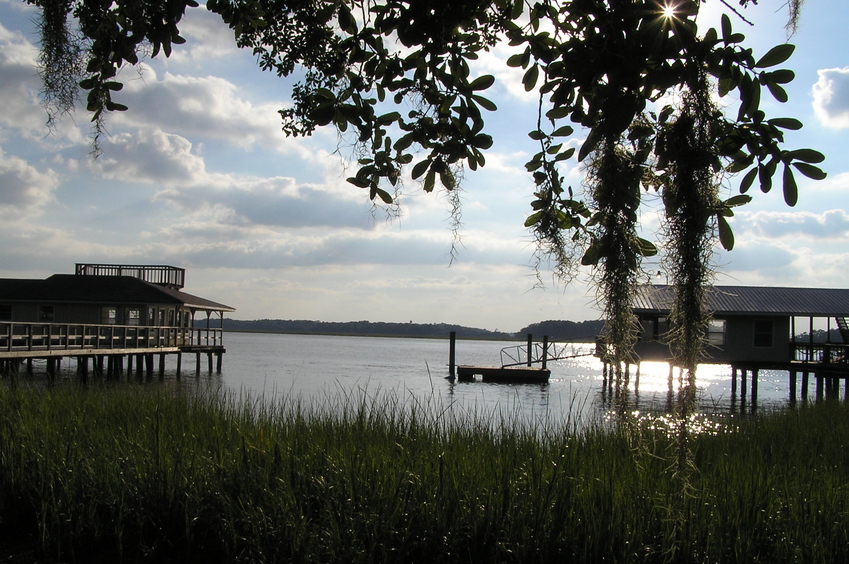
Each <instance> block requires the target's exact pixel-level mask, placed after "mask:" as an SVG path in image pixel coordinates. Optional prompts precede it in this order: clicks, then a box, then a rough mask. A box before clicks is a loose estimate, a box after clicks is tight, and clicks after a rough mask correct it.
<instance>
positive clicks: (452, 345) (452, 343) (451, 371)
mask: <svg viewBox="0 0 849 564" xmlns="http://www.w3.org/2000/svg"><path fill="white" fill-rule="evenodd" d="M456 352H457V332H456V331H451V332H450V333H449V334H448V376H449V377H451V378H452V379H453V378H456V377H457V374H456V369H455V363H456V356H455V355H456Z"/></svg>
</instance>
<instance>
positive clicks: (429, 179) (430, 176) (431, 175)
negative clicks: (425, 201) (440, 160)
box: [422, 169, 436, 193]
mask: <svg viewBox="0 0 849 564" xmlns="http://www.w3.org/2000/svg"><path fill="white" fill-rule="evenodd" d="M435 185H436V171H435V170H433V169H430V170H429V171H428V173H427V176H425V180H424V185H423V186H422V189H423V190H424V191H425V192H428V193H430V192H433V187H434V186H435Z"/></svg>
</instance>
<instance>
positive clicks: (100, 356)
mask: <svg viewBox="0 0 849 564" xmlns="http://www.w3.org/2000/svg"><path fill="white" fill-rule="evenodd" d="M223 339H224V335H223V329H220V328H212V327H209V328H196V327H195V328H190V327H159V326H131V325H89V324H65V323H63V324H53V323H12V322H0V374H2V375H4V376H12V377H15V376H17V375H19V374H20V373H21V371H22V369H23V370H25V371H26V372H27V373H32V371H33V361H35V360H43V361H45V363H46V370H47V375H48V377H49V378H53V377H55V375H56V373H57V372H58V366H59V362H60V361H61V359H63V358H69V359H74V360H75V361H76V363H77V374H78V375H79V376H80V378H81V379H83V380H84V379H86V378H87V377H88V375H89V373H92V374H94V375H102V376H106V377H113V376H118V375H120V374H122V373H124V361H125V360H126V367H127V368H126V372H127V373H128V374H130V373H132V372H133V364H134V360H135V370H136V372H137V373H138V374H139V375H142V374H147V376H148V377H150V376H152V375H153V373H154V371H158V374H159V376H160V377H162V375H163V374H164V371H165V357H166V356H169V355H176V361H177V363H176V371H177V376H178V377H179V375H180V374H181V371H182V361H183V355H184V354H193V355H194V356H195V371H196V372H198V373H199V372H200V371H201V358H202V357H203V356H206V358H207V366H208V369H209V372H212V370H213V359H214V360H215V369H216V371H218V372H220V371H221V362H222V355H223V354H224V353H225V352H226V350H225V348H224V341H223ZM157 357H158V360H159V363H158V370H156V369H155V367H154V361H155V360H156V359H157Z"/></svg>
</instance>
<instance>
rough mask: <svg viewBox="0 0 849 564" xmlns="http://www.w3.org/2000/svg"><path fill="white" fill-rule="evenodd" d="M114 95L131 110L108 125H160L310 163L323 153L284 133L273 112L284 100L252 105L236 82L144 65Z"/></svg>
mask: <svg viewBox="0 0 849 564" xmlns="http://www.w3.org/2000/svg"><path fill="white" fill-rule="evenodd" d="M115 99H116V101H119V102H121V103H123V104H126V105H127V106H129V108H130V109H129V110H128V111H126V112H120V113H116V114H114V115H112V116H110V123H114V124H115V125H120V126H123V127H125V128H126V127H131V128H138V129H161V130H164V131H167V132H169V133H176V134H179V135H181V136H183V137H187V138H201V139H207V140H216V141H219V142H223V143H225V144H227V145H230V146H234V147H239V148H241V149H244V150H250V149H252V148H255V147H259V148H263V149H270V150H274V151H277V152H280V153H292V154H296V155H297V156H298V157H300V158H302V159H306V160H310V161H318V160H320V159H322V158H326V157H327V155H328V152H327V151H322V150H316V149H315V148H314V147H310V143H309V142H305V141H303V140H301V139H294V138H287V137H286V136H285V135H284V134H283V132H282V131H281V129H280V117H279V115H278V113H277V111H278V110H279V109H280V108H282V107H283V106H284V103H283V102H273V101H269V102H266V103H263V104H259V105H255V104H252V103H251V102H249V101H248V100H246V99H245V98H243V97H242V96H241V95H240V88H239V87H238V86H236V85H235V84H233V83H232V82H230V81H228V80H226V79H224V78H221V77H215V76H205V77H196V76H186V75H174V74H171V73H167V72H166V73H165V74H164V75H163V76H162V77H161V78H159V77H158V76H157V75H156V73H155V72H153V71H152V70H151V69H149V68H145V69H143V71H142V74H141V76H140V78H134V79H131V80H127V81H126V83H125V88H124V90H123V91H122V92H120V93H118V94H117V95H116V96H115ZM113 120H114V121H113Z"/></svg>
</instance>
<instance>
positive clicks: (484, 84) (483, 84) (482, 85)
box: [469, 74, 495, 90]
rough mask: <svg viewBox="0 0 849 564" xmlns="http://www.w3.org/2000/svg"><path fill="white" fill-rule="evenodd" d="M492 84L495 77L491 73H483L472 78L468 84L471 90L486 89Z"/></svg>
mask: <svg viewBox="0 0 849 564" xmlns="http://www.w3.org/2000/svg"><path fill="white" fill-rule="evenodd" d="M493 84H495V77H494V76H492V75H491V74H485V75H482V76H479V77H477V78H476V79H474V80H473V81H472V82H471V84H469V88H471V89H472V90H486V89H487V88H489V87H490V86H492V85H493Z"/></svg>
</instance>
